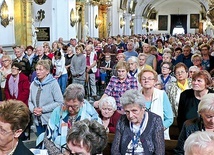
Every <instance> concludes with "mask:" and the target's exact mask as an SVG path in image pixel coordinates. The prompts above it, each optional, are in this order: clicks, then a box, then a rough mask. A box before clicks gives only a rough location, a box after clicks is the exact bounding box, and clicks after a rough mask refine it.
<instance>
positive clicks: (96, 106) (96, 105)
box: [94, 100, 100, 108]
mask: <svg viewBox="0 0 214 155" xmlns="http://www.w3.org/2000/svg"><path fill="white" fill-rule="evenodd" d="M99 102H100V100H98V101H95V102H94V108H99Z"/></svg>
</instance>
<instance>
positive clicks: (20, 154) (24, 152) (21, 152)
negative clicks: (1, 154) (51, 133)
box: [13, 140, 33, 155]
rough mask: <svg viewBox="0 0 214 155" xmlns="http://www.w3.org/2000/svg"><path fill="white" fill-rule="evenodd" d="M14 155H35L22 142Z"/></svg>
mask: <svg viewBox="0 0 214 155" xmlns="http://www.w3.org/2000/svg"><path fill="white" fill-rule="evenodd" d="M13 155H33V153H32V152H31V151H30V150H29V149H28V148H27V147H26V146H25V145H24V144H23V142H22V141H21V140H20V141H19V142H18V145H17V147H16V149H15V151H14V153H13Z"/></svg>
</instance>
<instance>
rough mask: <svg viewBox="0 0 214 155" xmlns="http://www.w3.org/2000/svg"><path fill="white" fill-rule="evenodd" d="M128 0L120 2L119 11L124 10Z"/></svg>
mask: <svg viewBox="0 0 214 155" xmlns="http://www.w3.org/2000/svg"><path fill="white" fill-rule="evenodd" d="M127 2H128V0H120V9H122V10H126V8H127Z"/></svg>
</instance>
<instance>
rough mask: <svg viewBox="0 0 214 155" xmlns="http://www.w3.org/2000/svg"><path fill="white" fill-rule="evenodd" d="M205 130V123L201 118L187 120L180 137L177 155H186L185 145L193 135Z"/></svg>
mask: <svg viewBox="0 0 214 155" xmlns="http://www.w3.org/2000/svg"><path fill="white" fill-rule="evenodd" d="M202 130H204V126H203V121H202V119H201V118H194V119H190V120H187V121H186V122H185V123H184V126H183V128H182V130H181V133H180V135H179V137H178V143H177V146H176V148H175V150H174V151H175V154H176V155H184V143H185V141H186V139H187V138H188V137H189V135H191V134H192V133H194V132H196V131H202Z"/></svg>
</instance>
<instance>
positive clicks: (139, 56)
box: [138, 53, 148, 59]
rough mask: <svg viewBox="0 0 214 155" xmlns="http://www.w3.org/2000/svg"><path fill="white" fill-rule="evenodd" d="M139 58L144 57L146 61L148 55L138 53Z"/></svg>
mask: <svg viewBox="0 0 214 155" xmlns="http://www.w3.org/2000/svg"><path fill="white" fill-rule="evenodd" d="M141 56H144V57H145V58H146V59H147V57H148V55H147V54H145V53H139V55H138V58H140V57H141Z"/></svg>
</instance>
